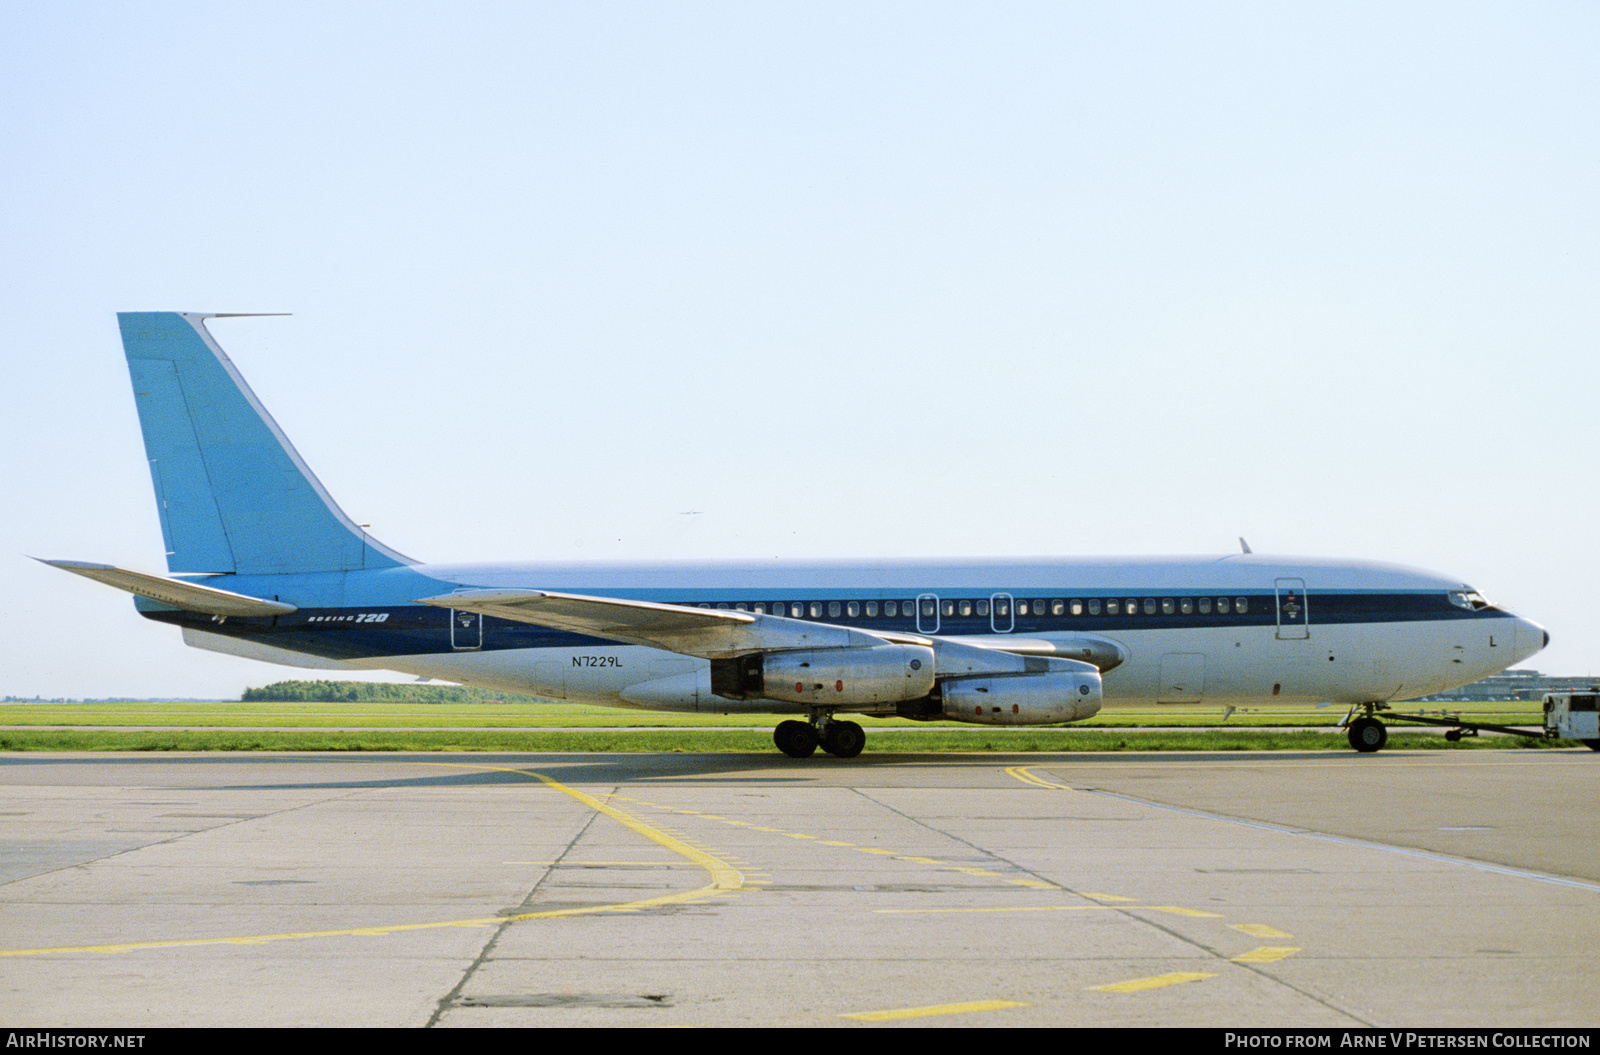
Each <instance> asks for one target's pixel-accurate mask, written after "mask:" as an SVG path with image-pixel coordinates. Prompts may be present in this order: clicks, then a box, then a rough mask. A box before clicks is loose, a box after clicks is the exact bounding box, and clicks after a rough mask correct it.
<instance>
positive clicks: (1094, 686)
mask: <svg viewBox="0 0 1600 1055" xmlns="http://www.w3.org/2000/svg"><path fill="white" fill-rule="evenodd" d="M939 689H940V698H941V715H940V716H941V717H943V718H948V719H950V720H951V721H957V722H979V723H982V724H984V725H1055V724H1058V723H1060V722H1076V721H1081V720H1083V719H1084V718H1092V717H1094V715H1096V714H1097V713H1099V711H1100V675H1099V673H1098V672H1096V673H1078V672H1076V671H1073V672H1062V671H1051V672H1049V673H1044V674H1002V675H996V676H992V677H979V678H954V679H951V680H949V681H946V682H944V683H942V684H941V685H940V686H939Z"/></svg>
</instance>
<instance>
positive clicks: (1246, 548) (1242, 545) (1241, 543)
mask: <svg viewBox="0 0 1600 1055" xmlns="http://www.w3.org/2000/svg"><path fill="white" fill-rule="evenodd" d="M1239 548H1240V549H1242V550H1244V551H1245V552H1246V553H1254V552H1255V550H1253V549H1251V548H1250V543H1248V542H1246V541H1245V540H1244V536H1243V535H1240V536H1239Z"/></svg>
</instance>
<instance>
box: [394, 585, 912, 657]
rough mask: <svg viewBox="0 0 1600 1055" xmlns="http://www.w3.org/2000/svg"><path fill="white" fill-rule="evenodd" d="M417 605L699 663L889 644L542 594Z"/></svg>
mask: <svg viewBox="0 0 1600 1055" xmlns="http://www.w3.org/2000/svg"><path fill="white" fill-rule="evenodd" d="M417 603H419V604H431V605H436V606H438V607H440V608H454V609H457V610H459V611H463V612H481V613H483V614H484V615H491V616H495V617H497V618H500V619H510V620H512V621H514V622H518V623H532V624H534V625H535V626H548V627H552V628H553V629H556V630H567V631H570V632H572V633H575V634H586V635H588V636H590V637H603V638H609V639H610V640H612V641H621V642H623V643H624V644H629V645H644V646H646V647H648V648H660V649H665V650H666V651H668V652H677V653H679V654H681V655H685V656H697V657H699V658H701V659H731V658H733V657H735V656H742V655H747V654H749V653H751V652H772V651H780V650H785V649H797V648H870V647H872V646H874V645H881V644H883V643H884V642H885V641H886V640H889V638H888V637H886V636H880V635H877V634H869V633H866V632H864V631H860V630H852V629H850V628H849V627H843V626H832V625H830V624H828V623H812V622H807V621H806V620H804V619H788V618H785V617H783V616H777V615H763V614H759V613H756V612H739V611H734V610H731V609H725V608H688V607H685V606H683V605H676V604H660V603H657V602H654V601H633V600H627V599H624V598H619V597H586V596H583V595H582V594H572V593H553V592H550V591H547V590H458V591H456V592H454V593H446V594H440V595H439V596H437V597H421V598H418V599H417ZM893 640H895V641H897V642H906V643H910V642H915V643H917V644H924V645H928V644H932V642H931V641H929V640H928V639H926V638H915V637H913V636H912V635H907V634H896V635H893Z"/></svg>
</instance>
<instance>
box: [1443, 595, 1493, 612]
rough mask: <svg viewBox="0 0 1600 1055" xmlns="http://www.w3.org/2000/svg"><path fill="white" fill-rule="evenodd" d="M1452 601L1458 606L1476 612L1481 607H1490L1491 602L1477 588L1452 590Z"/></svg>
mask: <svg viewBox="0 0 1600 1055" xmlns="http://www.w3.org/2000/svg"><path fill="white" fill-rule="evenodd" d="M1450 603H1451V604H1453V605H1455V606H1456V607H1457V608H1465V609H1466V610H1467V611H1469V612H1476V611H1478V610H1479V609H1480V608H1488V607H1489V602H1488V601H1487V600H1485V599H1484V596H1483V594H1481V593H1479V592H1478V591H1477V590H1451V591H1450Z"/></svg>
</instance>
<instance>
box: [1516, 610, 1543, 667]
mask: <svg viewBox="0 0 1600 1055" xmlns="http://www.w3.org/2000/svg"><path fill="white" fill-rule="evenodd" d="M1549 644H1550V631H1548V630H1546V629H1545V628H1544V627H1542V626H1540V625H1539V624H1538V623H1535V622H1534V621H1533V620H1531V619H1524V618H1522V617H1521V616H1518V617H1517V652H1518V653H1519V654H1520V658H1519V659H1518V662H1519V663H1520V662H1521V661H1522V660H1524V659H1527V658H1528V657H1529V656H1532V655H1534V654H1535V653H1538V652H1542V651H1544V649H1545V648H1547V647H1548V646H1549Z"/></svg>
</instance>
